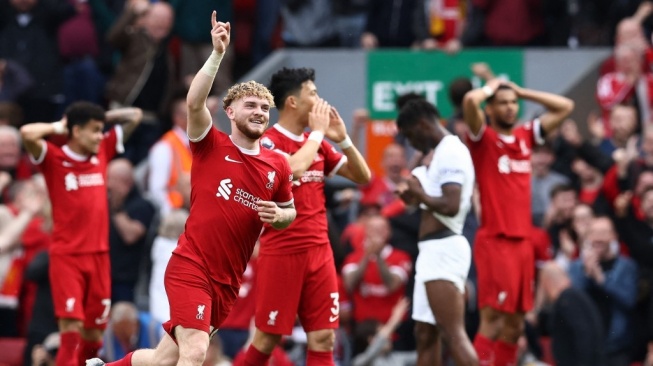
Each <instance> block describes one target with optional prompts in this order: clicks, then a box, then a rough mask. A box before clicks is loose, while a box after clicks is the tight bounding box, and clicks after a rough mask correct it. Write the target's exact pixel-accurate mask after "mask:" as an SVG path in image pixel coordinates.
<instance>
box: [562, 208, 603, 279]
mask: <svg viewBox="0 0 653 366" xmlns="http://www.w3.org/2000/svg"><path fill="white" fill-rule="evenodd" d="M594 216H595V215H594V211H592V208H591V207H590V206H588V205H587V204H584V203H579V204H578V205H576V207H574V210H573V213H572V219H571V225H569V227H566V228H563V229H561V230H560V231H559V232H558V240H557V243H558V245H559V247H558V248H556V249H557V250H556V252H555V261H556V263H557V264H558V265H559V266H561V267H562V268H564V269H565V270H566V269H568V268H569V265H570V264H571V262H572V261H574V260H575V259H576V258H578V253H579V252H580V247H581V246H582V245H583V243H584V242H585V240H586V239H587V231H588V229H589V224H590V223H591V222H592V219H594Z"/></svg>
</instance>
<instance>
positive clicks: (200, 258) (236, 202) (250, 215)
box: [173, 127, 293, 286]
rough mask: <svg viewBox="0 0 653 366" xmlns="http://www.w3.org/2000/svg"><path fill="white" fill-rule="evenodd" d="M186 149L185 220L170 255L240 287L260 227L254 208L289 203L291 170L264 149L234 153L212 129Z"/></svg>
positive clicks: (281, 158) (226, 139)
mask: <svg viewBox="0 0 653 366" xmlns="http://www.w3.org/2000/svg"><path fill="white" fill-rule="evenodd" d="M190 147H191V152H192V153H193V167H192V168H191V172H190V174H191V196H190V215H189V217H188V220H187V221H186V230H185V232H184V233H183V234H182V235H181V237H180V238H179V244H178V245H177V248H176V249H175V250H174V252H173V253H175V254H177V255H181V256H183V257H186V258H189V259H191V260H193V261H195V262H196V263H201V264H202V265H203V266H204V268H205V269H206V271H207V273H208V274H209V275H210V276H211V278H213V279H214V280H215V281H218V282H220V283H223V284H227V285H231V286H240V279H241V277H242V275H243V272H245V267H246V266H247V262H248V261H249V258H250V257H251V255H252V251H253V249H254V244H255V243H256V240H257V239H258V236H259V234H260V233H261V228H262V227H263V222H262V221H261V220H260V219H259V216H258V211H256V209H257V206H256V202H257V201H259V200H263V201H273V202H276V203H277V204H278V205H280V206H284V205H288V204H290V203H292V202H293V196H292V188H291V185H292V182H291V179H292V172H291V170H290V165H288V161H287V160H286V158H285V157H284V156H282V155H281V154H277V153H275V152H272V151H269V150H267V149H256V150H246V149H242V148H239V147H238V146H236V145H234V143H233V142H232V141H231V138H230V137H229V136H228V135H226V134H225V133H223V132H220V131H218V130H217V129H216V128H214V127H210V128H209V129H208V130H207V132H206V136H204V137H203V138H202V139H201V140H199V141H197V142H192V141H191V144H190ZM273 230H274V229H273ZM284 231H285V230H284Z"/></svg>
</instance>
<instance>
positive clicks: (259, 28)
mask: <svg viewBox="0 0 653 366" xmlns="http://www.w3.org/2000/svg"><path fill="white" fill-rule="evenodd" d="M281 2H282V0H256V21H255V22H254V37H253V41H252V43H253V44H252V65H257V64H258V63H259V62H261V61H263V59H264V58H266V57H267V56H268V55H269V54H270V52H272V36H273V34H274V33H275V32H274V31H275V28H276V27H277V24H278V23H279V14H280V13H281Z"/></svg>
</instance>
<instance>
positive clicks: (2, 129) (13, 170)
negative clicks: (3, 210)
mask: <svg viewBox="0 0 653 366" xmlns="http://www.w3.org/2000/svg"><path fill="white" fill-rule="evenodd" d="M32 169H33V165H32V164H31V163H30V162H29V161H28V160H27V158H26V157H25V156H23V155H22V152H21V138H20V132H18V129H16V127H13V126H0V172H7V173H9V175H10V177H11V179H12V180H24V179H27V178H29V177H30V176H31V175H32ZM0 192H2V191H0ZM1 201H2V200H1V199H0V202H1Z"/></svg>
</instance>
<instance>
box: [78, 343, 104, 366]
mask: <svg viewBox="0 0 653 366" xmlns="http://www.w3.org/2000/svg"><path fill="white" fill-rule="evenodd" d="M100 348H102V342H92V341H87V340H85V339H82V340H81V341H80V343H79V350H78V351H77V356H78V357H79V365H86V360H90V359H91V358H95V357H97V353H98V351H99V350H100Z"/></svg>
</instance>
